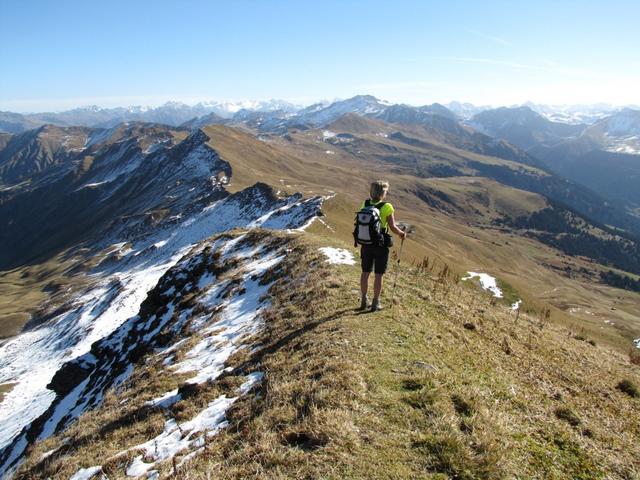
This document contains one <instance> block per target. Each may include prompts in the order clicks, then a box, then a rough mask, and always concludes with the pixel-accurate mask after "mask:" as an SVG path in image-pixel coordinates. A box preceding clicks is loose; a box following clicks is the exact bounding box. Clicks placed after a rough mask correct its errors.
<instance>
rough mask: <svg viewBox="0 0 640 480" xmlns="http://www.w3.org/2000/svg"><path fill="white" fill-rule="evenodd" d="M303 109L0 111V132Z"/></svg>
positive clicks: (180, 106) (270, 105)
mask: <svg viewBox="0 0 640 480" xmlns="http://www.w3.org/2000/svg"><path fill="white" fill-rule="evenodd" d="M300 108H301V107H299V106H296V105H294V104H292V103H289V102H285V101H283V100H267V101H257V100H246V101H223V102H217V101H208V102H200V103H197V104H195V105H187V104H185V103H181V102H167V103H165V104H164V105H160V106H159V107H149V106H143V105H131V106H128V107H116V108H102V107H98V106H96V105H90V106H86V107H79V108H74V109H72V110H67V111H64V112H44V113H30V114H19V113H12V112H0V132H7V133H22V132H24V131H26V130H30V129H33V128H38V127H40V126H42V125H45V124H51V125H58V126H61V127H65V126H83V127H98V128H109V127H112V126H114V125H117V124H119V123H122V122H153V123H163V124H165V125H170V126H178V125H181V124H183V123H185V122H188V121H190V120H193V119H195V118H199V117H204V116H205V115H209V114H212V113H213V114H215V115H217V116H218V117H221V118H231V117H232V116H233V115H234V114H235V113H237V112H239V111H241V110H249V111H265V112H271V111H276V110H277V111H282V112H285V113H293V112H296V111H298V110H299V109H300Z"/></svg>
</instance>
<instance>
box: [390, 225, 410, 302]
mask: <svg viewBox="0 0 640 480" xmlns="http://www.w3.org/2000/svg"><path fill="white" fill-rule="evenodd" d="M402 231H403V232H404V237H402V240H401V241H400V251H399V252H398V261H397V262H398V263H397V266H396V276H395V278H394V279H393V288H392V289H391V299H392V300H391V304H392V305H395V304H396V285H397V284H398V275H399V274H400V259H401V258H402V247H404V239H405V238H407V231H406V227H403V228H402Z"/></svg>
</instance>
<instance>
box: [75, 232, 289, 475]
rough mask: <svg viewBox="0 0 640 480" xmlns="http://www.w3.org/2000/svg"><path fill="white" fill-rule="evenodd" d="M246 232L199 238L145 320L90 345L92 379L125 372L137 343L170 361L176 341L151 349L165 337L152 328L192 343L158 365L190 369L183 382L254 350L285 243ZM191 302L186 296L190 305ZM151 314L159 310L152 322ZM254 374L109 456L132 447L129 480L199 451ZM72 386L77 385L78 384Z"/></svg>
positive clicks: (257, 375)
mask: <svg viewBox="0 0 640 480" xmlns="http://www.w3.org/2000/svg"><path fill="white" fill-rule="evenodd" d="M250 235H251V234H250V233H248V234H243V235H240V236H237V237H235V238H231V239H228V238H220V239H217V240H216V241H210V240H205V241H203V242H201V243H200V244H199V245H198V246H197V247H195V248H194V249H193V250H192V251H191V252H189V253H188V254H187V255H185V257H183V258H182V259H181V260H180V261H179V262H178V263H177V264H176V265H175V266H174V267H173V268H172V269H170V270H169V271H168V272H167V273H166V274H165V275H164V276H163V278H162V279H161V281H160V282H159V283H158V285H157V287H156V289H155V291H154V296H155V298H156V300H155V303H154V308H157V310H156V312H155V313H153V314H151V316H150V317H147V318H142V317H136V318H135V319H132V320H131V321H129V322H127V324H124V325H123V326H121V327H120V329H119V330H118V331H116V332H114V334H113V335H111V336H110V337H109V338H106V339H105V340H103V341H102V342H100V344H99V346H98V347H99V348H98V349H96V350H100V351H107V352H109V353H108V355H106V356H105V357H104V358H102V359H99V360H101V361H98V362H96V364H95V368H94V369H93V372H92V373H91V374H90V376H91V378H92V380H93V381H94V383H96V382H95V379H96V378H109V377H111V378H113V377H114V375H116V374H117V373H118V371H123V372H127V371H128V370H129V367H130V365H131V359H130V352H131V351H135V349H140V348H141V347H142V348H143V349H144V350H145V351H151V350H152V349H155V350H156V351H157V353H156V355H157V356H158V357H160V358H162V357H165V360H166V359H169V360H171V359H172V357H173V354H174V352H175V350H176V349H177V348H179V344H180V343H182V341H180V342H178V343H172V342H171V341H169V342H168V343H169V346H168V347H167V348H162V349H158V347H159V346H161V344H162V342H166V340H165V338H163V339H162V340H158V336H157V333H158V332H160V331H161V330H162V331H163V332H164V337H166V335H167V332H172V333H173V334H174V337H175V338H181V337H183V336H184V335H185V334H184V333H183V332H184V331H185V329H186V330H187V332H188V333H187V335H190V336H193V337H195V338H196V339H197V340H198V341H197V342H196V343H195V345H194V346H193V347H192V348H191V349H189V350H188V351H187V352H186V353H185V354H184V359H183V360H182V361H181V362H179V363H175V364H174V363H173V362H172V361H168V362H163V364H164V365H165V374H167V375H171V374H181V373H189V372H193V373H194V376H193V377H191V378H190V379H188V380H187V384H191V385H199V384H203V383H206V382H209V381H211V380H215V379H216V378H218V377H219V376H220V375H221V374H222V373H223V372H225V370H226V369H225V368H224V365H225V362H226V361H227V360H228V359H229V357H230V356H231V355H233V354H234V353H235V352H237V351H238V350H240V349H241V348H251V347H254V346H253V345H251V344H250V343H249V340H250V338H251V334H252V333H255V332H257V331H258V329H260V328H261V326H262V321H261V313H262V310H263V309H264V308H265V307H266V306H268V304H269V302H268V300H267V299H266V297H265V294H266V293H267V292H268V290H269V288H270V287H271V286H272V285H273V282H274V281H275V280H273V279H271V280H269V281H265V279H266V278H267V275H268V274H269V272H270V271H271V270H272V269H274V268H276V267H277V266H278V264H279V263H280V262H282V260H283V259H284V257H285V255H286V253H287V247H286V244H285V243H284V242H278V241H270V237H269V236H266V237H265V238H264V239H262V241H257V242H256V241H255V239H253V238H251V237H250ZM194 294H195V295H194ZM182 298H190V299H194V298H195V299H196V300H195V305H193V306H192V307H190V308H188V309H184V308H183V307H184V305H181V299H182ZM192 302H193V300H190V304H193V303H192ZM196 305H197V307H196ZM159 312H164V313H162V315H161V316H160V317H159V318H160V322H159V323H158V314H159ZM178 312H180V313H179V315H176V313H178ZM179 332H180V333H179ZM183 340H184V338H183ZM114 357H115V364H113V365H110V366H109V367H108V368H104V367H102V366H101V364H102V363H108V361H109V359H112V358H114ZM262 377H263V374H262V373H261V372H251V373H247V374H246V375H245V378H246V380H245V382H244V383H243V384H242V385H241V386H240V388H239V389H238V391H237V395H236V396H233V397H227V396H226V395H221V396H219V397H218V398H216V399H214V400H213V401H211V402H209V404H208V406H207V407H206V408H204V409H203V410H202V411H200V412H199V413H198V414H196V415H195V416H194V417H193V418H192V419H191V420H189V421H186V422H184V423H180V424H179V423H178V422H177V421H176V420H175V419H173V418H168V419H167V420H166V422H165V427H164V430H163V431H162V432H161V433H160V434H159V435H157V436H156V437H154V438H151V439H149V440H147V441H146V442H144V443H142V444H139V445H134V446H132V447H130V448H128V449H127V450H124V451H123V452H120V453H119V454H116V457H117V456H120V455H125V454H127V453H128V452H132V451H133V452H141V454H140V455H138V456H136V457H135V458H134V459H133V461H132V462H131V463H130V464H129V465H128V467H127V469H126V474H127V475H128V476H132V477H138V476H143V475H147V474H150V473H152V472H154V471H155V470H154V468H155V467H156V466H157V464H159V463H160V462H164V461H167V460H170V459H172V458H173V457H175V456H176V455H178V454H181V453H182V452H185V451H187V452H190V453H188V454H187V456H185V457H183V459H182V462H184V461H185V460H186V459H187V458H191V456H192V455H194V454H197V453H198V452H200V451H202V449H203V447H204V445H205V436H207V437H209V436H213V435H215V434H216V433H217V432H218V431H219V430H220V429H221V428H224V427H225V426H226V422H225V414H226V411H227V410H228V409H229V407H230V406H231V405H232V404H233V403H234V402H235V401H236V400H237V399H238V398H239V397H240V396H242V395H245V394H247V393H248V392H249V390H251V389H252V388H253V387H254V386H255V385H257V384H258V383H259V382H260V381H261V379H262ZM109 385H110V384H109V383H108V382H106V383H103V384H101V386H100V389H101V390H102V391H104V390H106V388H108V387H109ZM79 388H81V389H84V382H82V383H81V384H80V387H79ZM181 388H182V387H181ZM92 395H95V392H92V391H86V389H85V391H84V392H83V393H82V394H80V395H79V396H80V397H81V398H84V399H85V400H86V399H87V398H90V397H91V396H92ZM181 399H182V394H181V393H180V391H179V390H178V389H176V390H172V391H170V392H167V393H165V394H163V395H161V396H160V397H158V398H155V399H152V400H149V401H147V402H146V403H145V404H146V405H147V406H149V407H156V408H163V409H167V408H169V407H170V406H171V405H173V404H174V403H176V402H178V401H180V400H181Z"/></svg>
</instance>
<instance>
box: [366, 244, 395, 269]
mask: <svg viewBox="0 0 640 480" xmlns="http://www.w3.org/2000/svg"><path fill="white" fill-rule="evenodd" d="M360 257H361V258H362V271H363V272H366V273H370V272H371V270H372V269H373V264H374V263H375V265H376V268H375V273H379V274H382V273H384V272H386V271H387V264H388V263H389V249H388V248H387V247H374V246H373V245H363V246H362V249H361V251H360Z"/></svg>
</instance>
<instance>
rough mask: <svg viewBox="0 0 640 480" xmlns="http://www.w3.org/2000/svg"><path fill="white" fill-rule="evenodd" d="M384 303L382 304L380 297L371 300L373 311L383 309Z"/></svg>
mask: <svg viewBox="0 0 640 480" xmlns="http://www.w3.org/2000/svg"><path fill="white" fill-rule="evenodd" d="M382 308H383V307H382V305H380V299H379V298H374V299H373V302H371V311H372V312H377V311H378V310H382Z"/></svg>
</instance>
